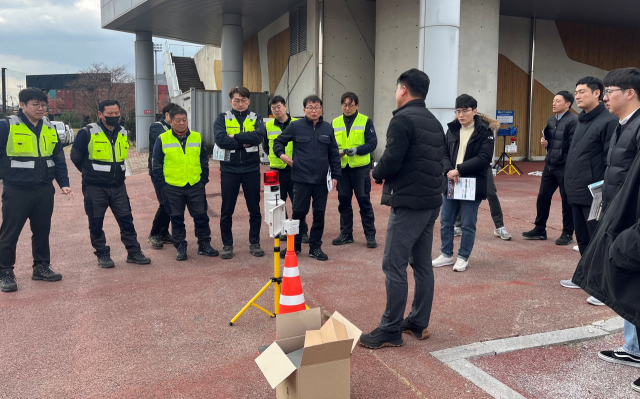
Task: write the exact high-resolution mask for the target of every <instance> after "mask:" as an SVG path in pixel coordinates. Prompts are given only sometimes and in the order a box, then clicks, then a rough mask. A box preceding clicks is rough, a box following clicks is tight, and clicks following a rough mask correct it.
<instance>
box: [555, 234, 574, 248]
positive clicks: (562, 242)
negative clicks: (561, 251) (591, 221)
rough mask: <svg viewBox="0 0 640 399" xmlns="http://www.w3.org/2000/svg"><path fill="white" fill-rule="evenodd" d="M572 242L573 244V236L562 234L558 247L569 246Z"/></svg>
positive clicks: (558, 240)
mask: <svg viewBox="0 0 640 399" xmlns="http://www.w3.org/2000/svg"><path fill="white" fill-rule="evenodd" d="M572 242H573V235H571V234H564V233H562V235H561V236H560V238H558V239H557V240H556V245H569V244H571V243H572Z"/></svg>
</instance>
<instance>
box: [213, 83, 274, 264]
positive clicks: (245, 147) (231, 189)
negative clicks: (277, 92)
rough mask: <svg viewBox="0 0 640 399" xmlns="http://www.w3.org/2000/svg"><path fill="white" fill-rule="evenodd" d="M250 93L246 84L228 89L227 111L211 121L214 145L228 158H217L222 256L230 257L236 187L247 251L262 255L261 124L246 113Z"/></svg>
mask: <svg viewBox="0 0 640 399" xmlns="http://www.w3.org/2000/svg"><path fill="white" fill-rule="evenodd" d="M250 96H251V93H250V92H249V89H247V88H246V87H241V86H240V87H234V88H233V89H231V90H230V91H229V102H230V103H231V108H232V109H231V111H227V112H223V113H221V114H220V115H218V117H217V118H216V120H215V122H214V124H213V132H214V134H215V139H216V145H217V146H218V147H219V148H221V149H223V150H226V153H227V154H228V157H226V159H225V160H222V161H220V188H221V191H222V209H221V210H220V234H221V236H222V245H223V248H222V256H221V258H222V259H231V258H233V233H232V230H231V229H232V226H233V213H234V211H235V209H236V202H237V201H238V194H240V186H242V192H243V193H244V199H245V202H246V203H247V209H248V210H249V252H251V253H252V254H253V256H264V251H263V250H262V248H260V227H261V224H262V216H261V214H260V149H259V145H260V143H261V142H262V138H263V133H262V129H264V124H263V123H262V117H261V116H260V115H258V114H256V113H255V112H249V104H250V102H251V101H250Z"/></svg>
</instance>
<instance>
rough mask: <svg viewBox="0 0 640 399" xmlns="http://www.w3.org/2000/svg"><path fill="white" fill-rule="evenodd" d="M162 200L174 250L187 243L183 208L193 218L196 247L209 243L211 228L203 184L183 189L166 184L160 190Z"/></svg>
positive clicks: (187, 186)
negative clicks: (168, 219) (168, 218)
mask: <svg viewBox="0 0 640 399" xmlns="http://www.w3.org/2000/svg"><path fill="white" fill-rule="evenodd" d="M162 198H163V202H164V207H165V210H166V211H167V213H168V214H169V216H170V217H171V234H172V235H173V245H174V246H175V247H176V248H178V246H180V245H181V244H186V243H187V241H186V237H187V231H186V229H185V227H184V209H185V207H186V208H187V209H188V210H189V214H190V215H191V217H192V218H193V224H194V227H195V234H196V238H197V239H198V245H199V244H208V243H210V242H211V227H209V215H208V214H207V194H206V192H205V190H204V184H201V183H197V184H196V185H195V186H190V185H188V184H187V185H186V186H184V187H176V186H171V185H169V184H167V185H165V186H164V187H163V188H162Z"/></svg>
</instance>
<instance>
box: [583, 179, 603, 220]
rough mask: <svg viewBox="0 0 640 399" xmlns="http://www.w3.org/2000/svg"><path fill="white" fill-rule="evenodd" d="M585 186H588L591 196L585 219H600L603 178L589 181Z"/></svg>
mask: <svg viewBox="0 0 640 399" xmlns="http://www.w3.org/2000/svg"><path fill="white" fill-rule="evenodd" d="M587 187H589V191H590V192H591V195H592V196H593V201H592V202H591V209H590V210H589V217H588V218H587V220H594V219H595V220H600V218H601V217H602V188H603V187H604V180H600V181H599V182H595V183H591V184H589V185H588V186H587Z"/></svg>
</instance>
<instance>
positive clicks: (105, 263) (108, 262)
mask: <svg viewBox="0 0 640 399" xmlns="http://www.w3.org/2000/svg"><path fill="white" fill-rule="evenodd" d="M98 266H100V267H102V268H103V269H110V268H112V267H115V266H116V264H115V263H113V260H112V259H111V256H109V254H104V255H98Z"/></svg>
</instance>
